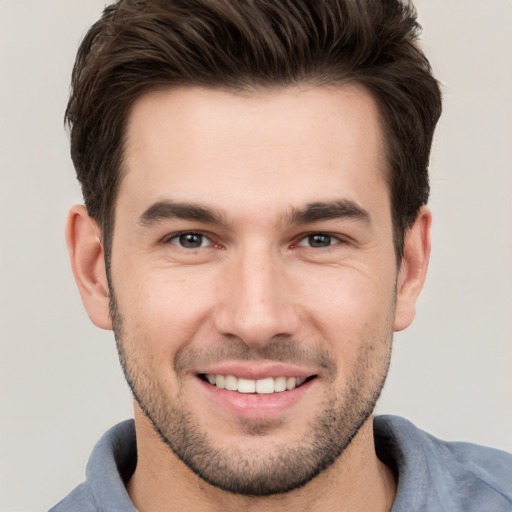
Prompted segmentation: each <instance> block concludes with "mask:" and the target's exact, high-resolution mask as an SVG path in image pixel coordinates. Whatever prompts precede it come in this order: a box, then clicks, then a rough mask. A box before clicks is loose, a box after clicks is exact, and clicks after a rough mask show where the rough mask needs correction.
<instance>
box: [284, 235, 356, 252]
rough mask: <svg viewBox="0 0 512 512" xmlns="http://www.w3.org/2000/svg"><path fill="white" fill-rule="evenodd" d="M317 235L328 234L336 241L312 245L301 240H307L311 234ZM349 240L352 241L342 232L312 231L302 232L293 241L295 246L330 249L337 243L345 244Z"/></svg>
mask: <svg viewBox="0 0 512 512" xmlns="http://www.w3.org/2000/svg"><path fill="white" fill-rule="evenodd" d="M315 235H322V236H328V237H330V238H331V239H333V240H334V241H335V243H332V244H330V245H328V246H325V247H311V246H308V245H306V244H301V242H303V241H305V240H307V238H309V237H310V236H315ZM349 242H350V238H349V237H348V236H346V235H341V234H340V233H332V232H329V231H310V232H309V233H301V234H300V235H299V236H298V237H297V238H296V242H294V243H293V247H308V248H310V249H329V248H331V247H333V246H335V245H339V244H342V245H345V244H348V243H349Z"/></svg>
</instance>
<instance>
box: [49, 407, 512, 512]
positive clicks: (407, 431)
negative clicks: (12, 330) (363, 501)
mask: <svg viewBox="0 0 512 512" xmlns="http://www.w3.org/2000/svg"><path fill="white" fill-rule="evenodd" d="M374 430H375V446H376V450H377V455H378V456H379V458H380V459H381V460H382V461H383V462H384V463H386V464H387V465H388V466H389V467H390V468H391V469H392V470H393V471H395V474H396V475H397V476H398V489H397V494H396V498H395V502H394V504H393V508H392V510H391V512H511V511H512V455H510V454H508V453H505V452H502V451H500V450H495V449H492V448H485V447H483V446H478V445H474V444H470V443H458V442H456V443H454V442H451V443H448V442H444V441H441V440H439V439H437V438H435V437H433V436H431V435H429V434H427V433H426V432H423V431H422V430H420V429H418V428H416V427H415V426H414V425H413V424H412V423H410V422H409V421H407V420H405V419H403V418H400V417H398V416H377V417H376V418H375V419H374ZM136 464H137V447H136V442H135V427H134V423H133V420H128V421H124V422H123V423H120V424H118V425H116V426H115V427H113V428H112V429H110V430H109V431H108V432H107V433H106V434H105V435H104V436H103V437H102V438H101V439H100V441H99V442H98V444H97V445H96V446H95V448H94V450H93V452H92V454H91V457H90V459H89V462H88V464H87V470H86V480H85V482H84V483H82V484H80V485H79V486H78V487H77V488H75V489H74V490H73V491H72V492H71V494H69V495H68V496H67V497H66V498H64V499H63V500H62V501H61V502H60V503H58V504H57V505H56V506H55V507H53V508H52V509H50V512H93V511H94V512H100V511H101V512H107V511H108V512H136V511H137V509H136V508H135V506H134V505H133V503H132V502H131V500H130V497H129V496H128V493H127V492H126V488H125V482H126V481H128V479H129V478H130V476H131V475H132V473H133V471H134V469H135V466H136Z"/></svg>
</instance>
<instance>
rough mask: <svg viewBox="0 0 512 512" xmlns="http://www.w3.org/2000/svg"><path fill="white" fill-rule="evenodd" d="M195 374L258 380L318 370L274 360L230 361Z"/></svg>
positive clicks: (310, 374) (308, 373) (303, 375)
mask: <svg viewBox="0 0 512 512" xmlns="http://www.w3.org/2000/svg"><path fill="white" fill-rule="evenodd" d="M195 373H197V374H200V375H201V374H207V375H234V376H235V377H239V378H242V379H250V380H259V379H266V378H269V377H272V378H277V377H304V378H307V377H311V376H312V375H316V374H317V373H318V372H316V371H314V370H313V369H308V368H304V367H302V368H301V367H299V366H294V365H288V364H283V363H274V362H260V361H256V362H255V361H243V362H242V361H232V362H224V363H218V364H214V365H210V366H207V367H204V368H201V369H199V370H198V371H197V372H195Z"/></svg>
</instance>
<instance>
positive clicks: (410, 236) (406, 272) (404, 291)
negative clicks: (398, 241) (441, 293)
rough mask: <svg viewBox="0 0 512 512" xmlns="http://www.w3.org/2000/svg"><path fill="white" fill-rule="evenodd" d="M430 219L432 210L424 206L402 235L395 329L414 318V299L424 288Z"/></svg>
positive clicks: (428, 255)
mask: <svg viewBox="0 0 512 512" xmlns="http://www.w3.org/2000/svg"><path fill="white" fill-rule="evenodd" d="M431 223H432V214H431V213H430V210H429V209H428V208H427V207H426V206H424V207H422V208H421V210H420V212H419V214H418V217H417V218H416V221H415V222H414V224H413V226H412V227H411V228H410V229H409V230H408V231H407V233H406V235H405V242H404V254H403V258H402V263H401V266H400V271H399V273H398V279H397V289H396V309H395V323H394V330H395V331H401V330H403V329H405V328H407V327H409V325H410V324H411V323H412V321H413V320H414V316H415V314H416V301H417V299H418V296H419V294H420V292H421V289H422V288H423V283H424V282H425V277H426V275H427V268H428V262H429V259H430V226H431Z"/></svg>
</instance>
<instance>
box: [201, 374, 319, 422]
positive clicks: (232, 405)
mask: <svg viewBox="0 0 512 512" xmlns="http://www.w3.org/2000/svg"><path fill="white" fill-rule="evenodd" d="M197 380H198V381H199V383H200V384H201V386H202V388H203V390H204V391H205V392H206V394H207V396H208V397H209V398H210V399H211V400H212V401H214V402H215V403H217V404H218V405H220V406H221V407H223V408H224V409H226V410H227V411H229V412H230V413H232V414H234V415H235V416H238V417H241V418H246V419H267V418H272V417H274V416H277V415H278V414H281V413H283V412H285V411H286V410H287V409H289V408H291V407H292V406H294V405H296V404H297V402H299V401H300V400H301V398H303V396H304V394H305V393H307V392H308V391H309V390H310V389H311V387H312V386H313V384H314V383H315V381H316V378H315V379H311V380H309V381H307V382H305V383H304V384H302V385H301V386H299V387H297V388H295V389H290V390H288V391H282V392H280V393H272V394H268V395H266V394H257V393H238V392H237V391H228V390H227V389H220V388H217V387H216V386H213V385H212V384H209V383H208V382H205V381H204V380H202V379H200V378H199V377H198V378H197Z"/></svg>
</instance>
